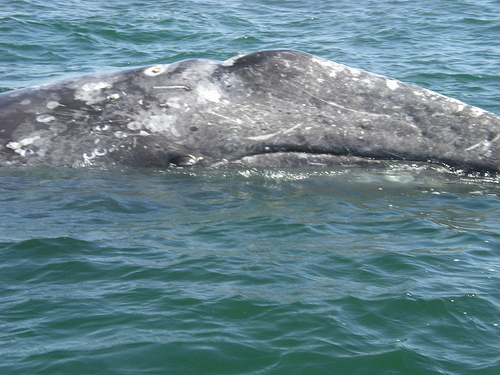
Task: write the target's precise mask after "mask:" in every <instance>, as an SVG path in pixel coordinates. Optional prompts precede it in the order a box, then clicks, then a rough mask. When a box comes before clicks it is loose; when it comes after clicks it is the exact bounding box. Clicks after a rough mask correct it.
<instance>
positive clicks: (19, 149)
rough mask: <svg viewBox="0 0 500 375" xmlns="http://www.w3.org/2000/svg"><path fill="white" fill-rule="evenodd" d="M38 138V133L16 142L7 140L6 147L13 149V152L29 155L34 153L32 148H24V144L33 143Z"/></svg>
mask: <svg viewBox="0 0 500 375" xmlns="http://www.w3.org/2000/svg"><path fill="white" fill-rule="evenodd" d="M38 139H40V136H39V135H36V136H34V137H28V138H23V139H21V140H19V141H18V142H15V141H13V142H9V143H7V145H6V147H7V148H10V149H11V150H13V151H14V152H15V153H17V154H19V155H21V156H29V155H32V154H33V153H34V151H33V150H31V149H26V150H25V149H24V147H25V146H28V145H31V144H33V142H35V141H36V140H38Z"/></svg>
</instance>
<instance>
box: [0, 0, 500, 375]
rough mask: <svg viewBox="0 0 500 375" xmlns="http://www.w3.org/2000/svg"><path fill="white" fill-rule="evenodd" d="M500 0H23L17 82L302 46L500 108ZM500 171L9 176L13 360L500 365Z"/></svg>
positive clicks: (4, 62)
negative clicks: (499, 173) (482, 174)
mask: <svg viewBox="0 0 500 375" xmlns="http://www.w3.org/2000/svg"><path fill="white" fill-rule="evenodd" d="M499 10H500V2H499V1H446V2H445V1H421V2H414V1H368V0H365V1H358V2H353V1H334V2H329V1H316V0H313V1H308V2H301V1H263V0H259V1H255V2H242V1H204V2H201V1H165V2H145V1H139V0H125V1H124V0H121V1H118V0H110V1H107V2H101V1H96V0H90V1H85V2H83V1H69V0H54V1H51V2H45V1H38V0H13V1H8V2H5V4H2V7H0V33H1V35H2V37H1V40H0V91H7V90H10V89H13V88H20V87H26V86H29V85H33V84H38V83H42V82H49V81H51V80H56V79H60V78H64V77H68V76H72V75H78V74H85V73H89V72H96V71H110V70H118V69H122V68H125V67H130V66H141V65H146V64H154V63H163V62H169V61H176V60H179V59H185V58H192V57H196V58H211V59H216V60H223V59H226V58H229V57H231V56H234V55H236V54H239V53H248V52H253V51H256V50H260V49H270V48H295V49H299V50H303V51H305V52H310V53H314V54H317V55H319V56H321V57H325V58H328V59H332V60H335V61H337V62H341V63H345V64H347V65H350V66H353V67H357V68H362V69H365V70H369V71H372V72H376V73H380V74H384V75H388V76H391V77H394V78H397V79H400V80H403V81H405V82H408V83H415V84H418V85H420V86H424V87H426V88H429V89H431V90H434V91H438V92H440V93H442V94H445V95H449V96H452V97H455V98H457V99H459V100H463V101H465V102H467V103H469V104H473V105H476V106H479V107H481V108H484V109H486V110H489V111H492V112H494V113H496V114H500V109H499V98H500V73H499V72H500V47H499V42H498V41H499V40H500V11H499ZM498 182H499V180H498V178H496V177H491V176H486V177H477V176H460V175H454V174H452V173H449V172H448V171H446V170H445V169H443V168H438V167H436V166H434V167H426V166H422V165H405V164H397V163H389V164H386V165H383V166H380V167H370V168H369V169H367V168H361V167H356V166H349V167H344V168H331V169H327V170H323V169H315V170H252V169H216V170H200V169H185V170H168V171H159V170H119V169H115V170H87V169H66V170H65V169H54V168H44V167H40V168H32V169H0V374H2V375H3V374H8V375H10V374H495V375H496V374H498V373H500V224H499V220H500V213H499V210H498V206H499V204H500V197H499V192H500V190H499V185H498Z"/></svg>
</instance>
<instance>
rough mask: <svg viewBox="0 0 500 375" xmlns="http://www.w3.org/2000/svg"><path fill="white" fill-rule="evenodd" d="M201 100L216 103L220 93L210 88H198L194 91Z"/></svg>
mask: <svg viewBox="0 0 500 375" xmlns="http://www.w3.org/2000/svg"><path fill="white" fill-rule="evenodd" d="M196 91H197V93H198V95H199V96H200V98H201V99H205V100H207V101H209V102H213V103H217V102H219V101H220V96H221V95H220V93H219V91H218V90H215V89H213V88H210V87H203V86H200V87H198V89H197V90H196Z"/></svg>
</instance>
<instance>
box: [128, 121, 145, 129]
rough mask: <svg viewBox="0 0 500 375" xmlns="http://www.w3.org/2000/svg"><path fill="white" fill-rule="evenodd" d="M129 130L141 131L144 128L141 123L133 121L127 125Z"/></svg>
mask: <svg viewBox="0 0 500 375" xmlns="http://www.w3.org/2000/svg"><path fill="white" fill-rule="evenodd" d="M127 128H128V129H130V130H140V129H141V128H142V124H141V123H140V122H139V121H132V122H129V123H128V124H127Z"/></svg>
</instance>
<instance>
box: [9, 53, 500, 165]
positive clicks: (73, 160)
mask: <svg viewBox="0 0 500 375" xmlns="http://www.w3.org/2000/svg"><path fill="white" fill-rule="evenodd" d="M364 160H404V161H415V162H418V161H421V162H430V163H440V164H445V165H448V166H451V167H454V168H457V169H461V170H466V171H491V172H499V171H500V117H498V116H496V115H494V114H492V113H489V112H486V111H484V110H482V109H479V108H477V107H473V106H469V105H466V104H464V103H462V102H460V101H458V100H456V99H452V98H448V97H445V96H443V95H440V94H437V93H435V92H432V91H429V90H426V89H423V88H420V87H417V86H414V85H409V84H405V83H402V82H400V81H397V80H394V79H390V78H386V77H383V76H380V75H377V74H373V73H369V72H366V71H363V70H359V69H353V68H349V67H347V66H345V65H342V64H337V63H334V62H331V61H328V60H325V59H322V58H319V57H316V56H313V55H310V54H307V53H303V52H299V51H295V50H274V51H263V52H255V53H251V54H248V55H242V56H236V57H233V58H231V59H229V60H227V61H224V62H216V61H211V60H204V59H193V60H184V61H180V62H176V63H172V64H168V65H156V66H150V67H144V68H137V69H132V70H126V71H122V72H118V73H111V74H95V75H87V76H82V77H77V78H72V79H67V80H64V81H60V82H56V83H53V84H47V85H42V86H38V87H33V88H27V89H20V90H14V91H10V92H5V93H3V94H0V165H1V166H24V165H26V166H32V165H33V166H34V165H50V166H87V165H88V166H92V165H110V164H111V165H128V166H139V167H147V166H154V167H168V166H187V165H195V164H198V165H206V166H211V165H220V164H221V163H222V164H231V163H241V164H243V165H247V166H264V167H273V166H276V167H285V166H304V165H320V166H321V165H335V164H342V163H356V162H362V161H364Z"/></svg>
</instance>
